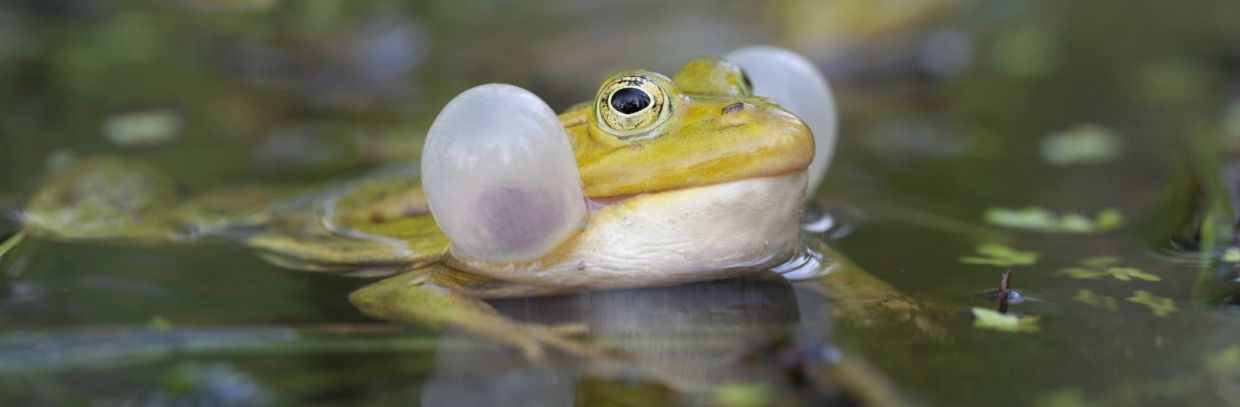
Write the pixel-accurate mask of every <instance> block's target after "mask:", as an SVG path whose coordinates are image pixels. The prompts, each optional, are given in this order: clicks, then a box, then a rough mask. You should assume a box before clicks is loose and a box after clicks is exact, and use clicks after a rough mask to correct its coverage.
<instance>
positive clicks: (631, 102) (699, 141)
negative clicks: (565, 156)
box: [560, 57, 814, 198]
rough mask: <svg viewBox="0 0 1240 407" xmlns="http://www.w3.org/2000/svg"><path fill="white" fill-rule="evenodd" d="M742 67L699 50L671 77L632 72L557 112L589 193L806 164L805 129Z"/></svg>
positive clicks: (810, 151)
mask: <svg viewBox="0 0 1240 407" xmlns="http://www.w3.org/2000/svg"><path fill="white" fill-rule="evenodd" d="M749 82H750V81H749V78H748V77H747V76H746V75H745V73H744V71H742V70H741V68H740V67H739V66H738V65H736V64H734V63H732V62H728V61H724V60H721V59H717V58H710V57H701V58H695V59H693V60H691V61H689V63H687V64H685V66H684V68H682V69H681V70H680V72H679V73H678V74H677V75H676V76H675V79H669V78H668V77H666V76H663V75H660V74H658V73H655V72H651V71H645V70H628V71H623V72H620V73H617V74H615V75H612V76H611V77H610V78H608V79H607V80H606V81H604V82H603V84H602V86H601V87H600V88H599V90H598V92H597V94H596V95H595V98H594V100H592V101H591V102H588V103H583V104H580V105H578V106H577V107H575V108H572V109H570V110H569V111H567V112H565V113H564V114H562V115H561V116H560V119H561V121H562V122H563V124H564V127H565V129H566V130H567V132H568V136H569V141H570V142H571V144H572V147H573V152H574V155H575V156H576V161H577V166H578V171H579V172H580V177H581V184H582V189H583V191H584V193H585V195H586V196H587V197H590V198H605V197H618V196H629V195H634V194H641V193H655V192H661V191H668V190H675V189H682V188H690V187H699V186H705V185H713V184H720V183H725V182H731V181H738V180H742V179H749V178H758V177H769V176H776V175H784V174H788V173H792V172H798V171H804V170H805V169H806V168H807V167H808V166H809V164H810V162H811V161H812V160H813V158H814V138H813V136H812V134H811V132H810V130H809V128H808V127H806V125H805V124H804V123H803V122H802V121H801V119H799V118H797V116H795V115H793V114H792V113H789V112H788V111H787V110H785V109H784V108H782V107H780V106H779V105H777V104H776V103H774V102H772V101H771V100H770V99H768V98H765V97H760V96H754V95H753V92H752V90H751V85H750V83H749Z"/></svg>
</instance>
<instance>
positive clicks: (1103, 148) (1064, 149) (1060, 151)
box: [1042, 124, 1124, 166]
mask: <svg viewBox="0 0 1240 407" xmlns="http://www.w3.org/2000/svg"><path fill="white" fill-rule="evenodd" d="M1123 144H1124V140H1123V138H1121V137H1120V136H1119V134H1117V133H1115V131H1113V130H1111V129H1108V128H1106V127H1102V126H1099V125H1096V124H1082V125H1079V126H1076V127H1073V128H1071V129H1068V130H1065V131H1061V132H1058V133H1052V134H1050V135H1047V136H1046V138H1044V139H1042V159H1043V160H1046V162H1048V163H1051V164H1052V165H1059V166H1066V165H1080V164H1099V163H1104V162H1107V161H1111V160H1113V159H1115V158H1116V157H1118V156H1119V155H1120V153H1122V152H1123V151H1122V150H1123Z"/></svg>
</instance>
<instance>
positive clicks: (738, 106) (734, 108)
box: [719, 102, 745, 115]
mask: <svg viewBox="0 0 1240 407" xmlns="http://www.w3.org/2000/svg"><path fill="white" fill-rule="evenodd" d="M741 110H745V104H744V103H741V102H736V103H733V104H730V105H727V106H724V107H723V109H722V110H720V111H719V114H725V115H726V114H728V113H736V112H739V111H741Z"/></svg>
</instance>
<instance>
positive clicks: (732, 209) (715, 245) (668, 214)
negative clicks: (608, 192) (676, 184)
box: [454, 171, 807, 288]
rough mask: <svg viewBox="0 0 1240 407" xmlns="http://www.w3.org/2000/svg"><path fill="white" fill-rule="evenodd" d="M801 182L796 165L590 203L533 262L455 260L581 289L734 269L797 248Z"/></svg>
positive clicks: (514, 277)
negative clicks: (572, 228) (581, 218)
mask: <svg viewBox="0 0 1240 407" xmlns="http://www.w3.org/2000/svg"><path fill="white" fill-rule="evenodd" d="M806 180H807V177H806V172H805V171H799V172H796V173H791V174H787V175H780V176H774V177H763V178H752V179H745V180H740V181H733V182H728V183H722V184H715V185H708V186H702V187H694V188H686V189H678V190H672V191H664V192H659V193H653V194H643V195H638V196H634V197H630V198H628V199H625V200H623V201H619V202H615V203H612V204H609V205H606V206H604V207H601V208H596V210H595V211H592V212H593V213H592V214H591V216H590V219H589V221H588V222H587V223H586V225H585V227H584V229H582V230H581V231H580V232H579V233H577V234H575V235H573V236H572V237H570V238H569V241H567V242H565V243H563V244H562V246H561V247H558V248H557V249H555V250H553V251H552V252H551V253H549V254H548V255H547V256H545V257H543V258H541V259H539V260H534V261H527V262H494V261H479V260H469V259H460V258H457V259H454V263H455V265H456V266H457V267H460V268H464V269H468V270H471V271H474V272H477V273H479V274H483V275H488V276H491V277H494V278H498V279H502V280H506V281H514V282H522V283H527V284H536V285H545V286H557V287H580V288H619V287H634V286H651V285H666V284H677V283H682V282H689V281H701V280H704V279H710V278H715V277H718V278H723V277H727V276H730V275H736V274H738V273H740V272H741V271H740V270H741V269H744V268H753V267H767V266H772V265H775V264H778V263H781V262H783V261H785V260H787V259H788V258H789V257H790V256H791V255H792V253H794V252H795V251H796V249H797V246H798V244H799V222H800V217H801V209H802V207H803V202H804V199H805V189H806V182H807V181H806Z"/></svg>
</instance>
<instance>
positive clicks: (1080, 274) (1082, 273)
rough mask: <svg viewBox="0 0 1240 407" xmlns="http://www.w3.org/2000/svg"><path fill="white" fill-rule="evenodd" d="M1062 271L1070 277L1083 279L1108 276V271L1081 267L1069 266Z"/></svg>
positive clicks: (1096, 278)
mask: <svg viewBox="0 0 1240 407" xmlns="http://www.w3.org/2000/svg"><path fill="white" fill-rule="evenodd" d="M1060 271H1061V272H1063V273H1064V274H1067V275H1068V277H1072V278H1079V279H1082V280H1098V279H1101V278H1103V277H1106V276H1107V272H1105V271H1101V270H1094V269H1088V268H1081V267H1068V268H1065V269H1063V270H1060Z"/></svg>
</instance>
